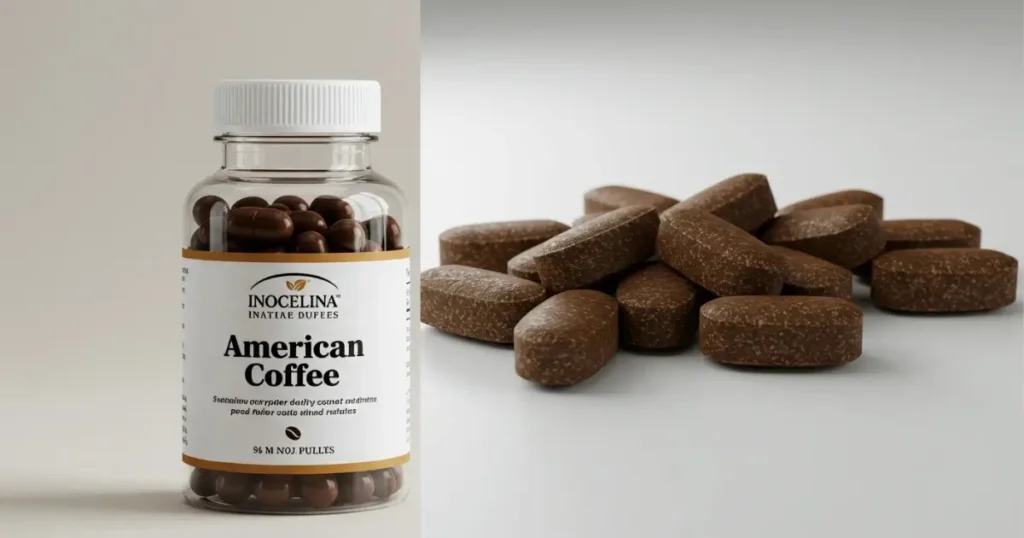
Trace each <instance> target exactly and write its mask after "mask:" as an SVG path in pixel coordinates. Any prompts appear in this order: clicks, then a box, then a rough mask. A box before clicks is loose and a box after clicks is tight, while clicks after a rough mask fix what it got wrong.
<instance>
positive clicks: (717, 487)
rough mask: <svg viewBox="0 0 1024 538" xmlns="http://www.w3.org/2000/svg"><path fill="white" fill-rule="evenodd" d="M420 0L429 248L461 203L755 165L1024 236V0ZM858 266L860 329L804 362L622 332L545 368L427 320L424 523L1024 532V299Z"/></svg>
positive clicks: (508, 205) (794, 187)
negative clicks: (648, 345) (575, 360)
mask: <svg viewBox="0 0 1024 538" xmlns="http://www.w3.org/2000/svg"><path fill="white" fill-rule="evenodd" d="M425 4H426V7H425V10H424V81H423V95H424V101H423V193H424V197H423V207H422V211H423V212H422V214H423V220H422V230H423V236H422V241H423V244H424V251H423V266H424V267H430V266H433V265H436V264H437V260H438V258H437V247H436V237H437V234H438V233H439V232H440V231H441V230H443V229H445V228H447V227H449V226H454V225H458V224H466V223H470V222H479V221H491V220H502V219H520V218H556V219H560V220H563V221H569V220H571V219H572V218H574V217H576V216H578V215H579V214H580V213H581V212H582V210H583V198H582V194H583V192H584V191H585V190H587V189H589V188H592V187H595V186H598V185H602V184H613V183H621V184H627V185H634V186H638V187H644V188H649V189H653V190H657V191H660V192H663V193H665V194H669V195H672V196H675V197H680V198H681V197H686V196H689V195H690V194H692V193H694V192H696V191H698V190H700V189H702V188H704V187H706V186H707V185H709V184H711V183H712V182H714V181H717V180H719V179H722V178H724V177H726V176H729V175H732V174H735V173H739V172H748V171H749V172H763V173H766V174H767V175H768V176H769V178H770V179H771V183H772V186H773V189H774V191H775V194H776V197H777V199H778V202H779V203H780V205H784V204H787V203H790V202H793V201H795V200H798V199H800V198H803V197H806V196H810V195H814V194H818V193H823V192H827V191H830V190H836V189H842V188H866V189H869V190H873V191H876V192H878V193H880V194H882V195H883V196H884V197H885V200H886V210H887V215H888V216H889V217H891V218H907V217H951V218H962V219H965V220H968V221H971V222H974V223H976V224H978V225H979V226H981V227H982V228H983V229H984V233H983V243H984V244H985V245H986V246H990V247H993V248H998V249H1002V250H1005V251H1007V252H1009V253H1011V254H1013V255H1015V256H1017V257H1020V256H1022V255H1024V248H1022V247H1024V245H1022V243H1021V241H1020V239H1019V234H1020V231H1021V225H1020V213H1021V211H1020V207H1019V206H1020V193H1021V190H1020V186H1019V181H1020V178H1021V177H1024V153H1022V152H1021V148H1022V147H1024V136H1022V126H1024V122H1022V121H1021V120H1022V119H1024V118H1022V114H1021V112H1022V109H1021V106H1020V103H1021V101H1020V96H1021V95H1022V90H1024V84H1022V82H1024V76H1022V75H1024V73H1022V70H1021V20H1022V11H1021V9H1022V8H1021V4H1020V2H1019V1H1013V2H992V1H983V2H972V3H964V2H959V3H958V2H952V1H947V0H941V1H940V0H936V1H927V2H925V1H917V0H898V1H886V2H882V1H866V2H837V1H816V2H811V1H800V0H788V1H781V2H780V1H771V2H764V1H753V0H745V1H744V0H717V1H710V0H708V1H695V0H681V1H678V2H658V1H655V0H640V1H635V2H611V1H593V2H585V3H584V2H573V1H568V0H562V1H556V2H552V1H541V0H522V1H520V2H516V3H515V5H514V6H513V5H512V4H509V3H507V2H499V1H497V0H474V1H468V0H467V1H463V0H436V1H433V2H431V3H425ZM857 293H858V296H859V298H858V301H859V302H860V303H861V304H862V305H864V306H865V309H866V312H865V324H864V335H865V338H864V355H863V357H862V358H861V359H860V360H859V361H857V362H855V363H853V364H851V365H850V366H848V367H846V368H842V369H838V370H833V371H828V372H817V373H806V374H798V373H778V374H770V373H751V372H740V371H734V370H730V369H725V368H722V367H718V366H715V365H713V364H711V363H709V362H708V361H706V360H704V359H703V358H702V357H701V356H700V355H699V354H698V353H697V352H696V351H695V350H689V351H687V352H686V353H683V354H681V355H636V354H629V353H620V354H619V355H618V356H617V357H616V358H615V359H614V361H613V362H612V363H611V364H610V365H609V366H608V367H607V368H606V370H605V371H603V372H602V373H601V374H600V375H599V376H597V377H596V378H594V379H593V380H592V381H591V382H588V383H585V384H583V385H580V386H578V387H576V388H574V389H572V390H569V391H560V392H559V391H544V390H538V389H537V388H535V387H532V386H530V385H528V384H527V383H525V382H523V381H521V380H520V379H518V378H517V377H516V376H515V373H514V371H513V359H512V351H511V350H510V349H505V348H501V347H496V346H489V345H483V344H478V343H474V342H470V341H467V340H463V339H458V338H453V337H449V336H447V335H443V334H440V333H438V332H437V331H434V330H433V329H427V330H426V332H425V338H424V341H425V344H426V347H425V353H424V357H423V365H424V387H425V390H424V393H423V394H424V396H423V413H424V416H425V429H424V432H425V433H424V458H425V461H427V462H429V463H428V465H427V466H426V467H425V469H424V477H423V486H424V492H425V493H426V494H425V496H424V500H423V510H424V520H423V522H424V531H425V535H426V536H430V537H434V536H437V537H441V536H444V537H456V536H457V537H462V536H488V537H492V538H505V537H509V538H512V537H522V536H534V537H544V538H547V537H563V536H580V537H583V536H585V537H588V538H603V537H615V538H621V537H624V536H630V537H632V536H652V537H670V538H677V537H680V536H693V537H699V538H750V537H754V536H758V537H772V538H775V537H778V538H805V537H806V538H811V537H813V538H818V537H822V536H828V537H832V538H863V537H866V536H879V537H883V536H884V537H901V538H903V537H905V538H917V537H928V538H963V537H965V536H1000V537H1002V536H1007V537H1008V536H1020V535H1021V534H1022V531H1021V527H1020V520H1021V477H1022V473H1021V454H1022V451H1021V389H1022V365H1021V357H1022V315H1021V305H1020V303H1018V304H1017V305H1014V306H1013V307H1011V308H1008V309H1005V310H1002V311H999V312H993V313H989V314H983V315H972V316H962V317H956V316H894V315H890V314H883V313H880V312H877V311H875V310H874V309H872V308H871V307H870V306H869V303H868V302H867V301H866V299H865V297H866V294H867V289H866V288H863V287H858V290H857Z"/></svg>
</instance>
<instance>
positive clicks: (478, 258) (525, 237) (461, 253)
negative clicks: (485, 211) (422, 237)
mask: <svg viewBox="0 0 1024 538" xmlns="http://www.w3.org/2000/svg"><path fill="white" fill-rule="evenodd" d="M568 229H569V227H568V226H566V225H565V224H563V223H561V222H557V221H553V220H517V221H506V222H485V223H480V224H468V225H465V226H457V227H455V228H450V229H448V230H445V231H444V232H442V233H441V236H440V238H439V242H440V246H441V265H465V266H468V267H478V268H480V269H487V270H490V271H499V272H505V270H506V269H507V267H508V261H509V260H510V259H511V258H512V257H513V256H515V255H516V254H519V253H521V252H522V251H524V250H526V249H528V248H530V247H533V246H535V245H539V244H541V243H543V242H544V241H547V240H548V239H551V238H552V237H554V236H556V235H558V234H560V233H562V232H564V231H565V230H568Z"/></svg>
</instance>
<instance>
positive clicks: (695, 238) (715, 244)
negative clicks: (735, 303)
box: [658, 209, 782, 296]
mask: <svg viewBox="0 0 1024 538" xmlns="http://www.w3.org/2000/svg"><path fill="white" fill-rule="evenodd" d="M663 217H664V218H663V219H662V222H661V230H660V231H659V232H658V256H659V257H660V258H661V261H663V262H665V263H666V264H668V265H669V266H670V267H672V268H673V269H675V270H676V271H678V272H679V273H681V274H682V275H683V276H685V277H686V278H688V279H690V280H691V281H693V282H694V283H695V284H697V285H698V286H700V287H702V288H704V289H706V290H708V291H710V292H711V293H714V294H715V295H719V296H722V295H778V294H779V293H780V292H781V291H782V260H781V259H780V257H779V255H778V254H776V253H775V251H773V250H772V249H771V248H769V247H768V245H765V244H764V243H762V242H760V241H758V240H757V238H756V237H754V236H752V235H750V234H748V233H746V232H745V231H743V230H741V229H740V228H737V227H736V226H733V225H732V224H729V223H728V222H726V221H725V220H723V219H720V218H718V217H716V216H714V215H712V214H711V213H708V212H706V211H698V210H693V209H683V210H673V211H672V212H667V213H665V214H664V215H663Z"/></svg>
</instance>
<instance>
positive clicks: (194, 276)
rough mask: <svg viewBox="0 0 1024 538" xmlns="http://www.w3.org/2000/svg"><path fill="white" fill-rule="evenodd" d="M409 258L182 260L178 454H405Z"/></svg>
mask: <svg viewBox="0 0 1024 538" xmlns="http://www.w3.org/2000/svg"><path fill="white" fill-rule="evenodd" d="M409 284H410V276H409V259H408V257H405V258H402V259H392V260H377V261H354V262H330V263H261V262H238V261H206V260H197V259H190V258H185V259H183V267H182V291H183V293H184V299H183V302H182V308H183V310H184V323H183V325H182V329H183V332H184V336H183V343H182V359H183V363H184V375H183V376H182V421H183V423H182V453H183V454H184V455H185V456H188V457H191V458H195V459H200V460H206V461H210V462H220V463H231V464H244V465H273V466H282V465H318V466H323V465H352V464H366V463H369V462H376V461H381V460H388V459H392V458H397V457H401V456H405V455H407V454H408V453H409V451H410V424H409V420H410V409H409V407H410V392H409V391H410V353H409V337H410V333H409V325H410V322H409V320H410V317H409V312H410V307H409V305H410V303H409Z"/></svg>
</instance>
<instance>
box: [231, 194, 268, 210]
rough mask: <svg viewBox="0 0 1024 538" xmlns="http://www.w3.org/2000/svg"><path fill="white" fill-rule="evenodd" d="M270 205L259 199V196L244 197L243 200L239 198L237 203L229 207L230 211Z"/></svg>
mask: <svg viewBox="0 0 1024 538" xmlns="http://www.w3.org/2000/svg"><path fill="white" fill-rule="evenodd" d="M269 205H270V204H269V203H268V202H267V201H266V200H264V199H263V198H260V197H259V196H246V197H245V198H239V199H238V201H237V202H235V203H234V204H232V205H231V209H238V208H240V207H268V206H269Z"/></svg>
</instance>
